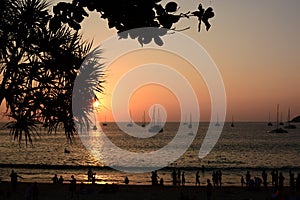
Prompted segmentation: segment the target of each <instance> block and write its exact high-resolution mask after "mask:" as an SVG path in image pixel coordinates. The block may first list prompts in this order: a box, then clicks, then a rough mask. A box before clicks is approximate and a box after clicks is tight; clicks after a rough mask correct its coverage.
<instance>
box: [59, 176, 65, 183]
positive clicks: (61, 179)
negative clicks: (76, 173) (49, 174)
mask: <svg viewBox="0 0 300 200" xmlns="http://www.w3.org/2000/svg"><path fill="white" fill-rule="evenodd" d="M58 183H59V184H63V183H64V178H63V177H62V176H60V177H59V179H58Z"/></svg>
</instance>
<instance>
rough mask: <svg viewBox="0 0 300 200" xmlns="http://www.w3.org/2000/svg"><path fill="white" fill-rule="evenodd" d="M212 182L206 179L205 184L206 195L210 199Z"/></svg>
mask: <svg viewBox="0 0 300 200" xmlns="http://www.w3.org/2000/svg"><path fill="white" fill-rule="evenodd" d="M212 188H213V186H212V184H211V183H210V180H209V179H207V186H206V196H207V200H211V196H212Z"/></svg>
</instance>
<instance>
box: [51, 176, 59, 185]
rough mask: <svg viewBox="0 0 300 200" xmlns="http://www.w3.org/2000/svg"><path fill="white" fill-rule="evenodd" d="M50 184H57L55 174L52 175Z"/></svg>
mask: <svg viewBox="0 0 300 200" xmlns="http://www.w3.org/2000/svg"><path fill="white" fill-rule="evenodd" d="M52 182H53V184H57V183H58V177H57V174H54V176H53V177H52Z"/></svg>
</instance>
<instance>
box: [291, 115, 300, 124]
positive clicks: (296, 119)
mask: <svg viewBox="0 0 300 200" xmlns="http://www.w3.org/2000/svg"><path fill="white" fill-rule="evenodd" d="M291 122H300V115H299V116H297V117H295V118H293V119H292V120H291Z"/></svg>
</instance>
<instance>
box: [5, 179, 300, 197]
mask: <svg viewBox="0 0 300 200" xmlns="http://www.w3.org/2000/svg"><path fill="white" fill-rule="evenodd" d="M31 184H32V183H25V182H22V183H18V186H17V188H16V190H15V191H14V192H13V191H12V186H11V184H10V183H9V182H2V183H0V199H1V200H2V199H3V200H10V199H13V200H15V199H16V200H22V199H25V197H24V195H25V191H26V188H27V187H28V186H29V185H31ZM37 185H38V191H39V194H38V199H39V200H66V199H80V200H81V199H82V200H99V199H105V200H110V199H113V200H115V199H124V200H125V199H126V200H133V199H144V200H148V199H149V200H156V199H157V200H160V199H174V200H177V199H180V200H181V199H182V200H187V199H189V200H192V199H195V200H196V199H197V200H198V199H199V200H200V199H201V200H206V199H207V197H206V188H205V186H201V187H195V186H181V187H180V186H178V187H174V186H150V185H114V187H112V186H111V185H106V186H105V185H91V184H84V185H80V184H77V185H76V192H75V193H74V196H73V198H72V195H71V192H70V191H69V186H70V185H69V184H62V185H54V184H51V183H38V184H37ZM283 194H284V196H285V198H284V199H290V200H295V199H300V192H292V191H291V189H290V188H284V190H283ZM272 195H273V188H271V187H269V188H267V189H264V188H260V189H257V190H253V191H249V190H248V189H246V188H241V187H226V186H225V187H222V188H214V189H213V194H212V200H219V199H220V200H249V199H253V200H266V199H272Z"/></svg>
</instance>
